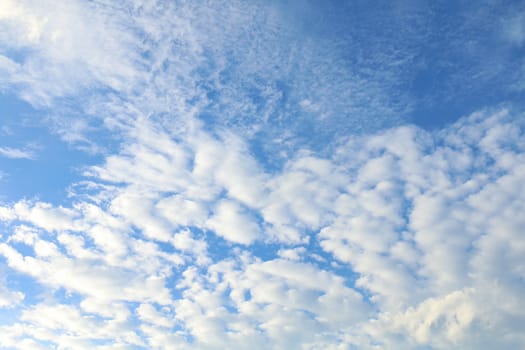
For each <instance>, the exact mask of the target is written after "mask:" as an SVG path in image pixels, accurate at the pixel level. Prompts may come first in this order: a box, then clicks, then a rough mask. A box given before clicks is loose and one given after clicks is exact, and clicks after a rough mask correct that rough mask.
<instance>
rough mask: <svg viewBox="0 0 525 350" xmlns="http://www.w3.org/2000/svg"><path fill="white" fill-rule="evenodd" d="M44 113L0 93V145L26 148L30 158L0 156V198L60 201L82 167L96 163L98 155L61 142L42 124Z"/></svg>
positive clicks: (64, 198)
mask: <svg viewBox="0 0 525 350" xmlns="http://www.w3.org/2000/svg"><path fill="white" fill-rule="evenodd" d="M46 114H47V112H45V111H40V110H36V109H34V108H33V107H31V105H29V104H28V103H26V102H24V101H22V100H20V99H18V98H17V97H16V96H13V95H9V94H2V95H0V133H1V135H0V136H1V137H0V147H10V148H16V149H22V150H30V151H32V153H33V154H34V159H10V158H7V157H1V156H0V171H2V173H3V174H4V176H3V177H2V178H1V179H0V200H1V201H3V202H14V201H17V200H19V199H22V198H39V199H41V200H44V201H48V202H52V203H63V202H64V201H65V200H66V197H67V188H68V186H69V185H71V184H72V183H74V182H76V181H79V180H81V179H82V176H81V172H82V169H83V167H85V166H87V165H88V164H96V162H97V161H100V160H101V157H100V155H93V154H89V153H87V152H85V151H82V150H79V149H77V148H75V147H74V145H71V144H68V143H66V142H64V141H62V140H61V139H60V137H59V135H57V134H56V133H53V132H52V126H51V125H49V124H46V121H45V116H46Z"/></svg>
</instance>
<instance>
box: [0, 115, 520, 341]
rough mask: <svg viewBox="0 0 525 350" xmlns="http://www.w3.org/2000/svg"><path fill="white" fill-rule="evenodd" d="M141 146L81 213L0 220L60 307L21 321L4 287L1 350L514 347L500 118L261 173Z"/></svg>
mask: <svg viewBox="0 0 525 350" xmlns="http://www.w3.org/2000/svg"><path fill="white" fill-rule="evenodd" d="M135 136H136V137H135V138H134V139H132V140H131V139H130V141H129V142H128V143H127V145H126V146H125V147H124V148H123V149H122V151H121V153H119V154H118V155H112V156H109V157H108V158H107V159H106V162H105V163H104V164H101V165H99V166H95V167H92V168H91V169H89V170H88V171H87V173H86V175H87V176H88V179H89V181H88V182H87V183H86V184H84V186H87V185H88V184H89V185H90V186H91V188H96V190H95V191H94V192H93V191H92V192H93V193H92V194H91V196H90V197H89V199H86V198H84V199H83V198H82V197H79V199H78V200H77V201H76V202H75V203H74V205H73V206H72V207H60V206H59V207H57V206H53V205H50V204H47V203H43V202H34V201H20V202H18V203H14V204H13V205H11V206H4V207H2V208H1V210H0V214H1V215H0V217H1V219H2V221H3V222H4V223H5V225H6V229H5V230H4V232H5V234H4V237H3V242H2V243H1V245H0V254H1V255H2V256H3V257H4V259H5V262H6V264H7V266H8V267H9V269H10V270H13V271H16V272H17V273H19V274H22V275H27V276H29V277H30V279H31V280H32V283H34V284H35V286H38V288H42V289H44V290H48V291H49V292H51V294H52V297H51V299H50V300H47V299H45V300H42V301H36V302H35V303H34V304H29V305H26V306H25V307H24V308H21V309H17V303H20V301H21V299H22V297H21V293H20V292H17V291H11V290H9V289H7V288H4V292H2V293H3V295H5V296H6V297H5V298H3V299H2V300H3V301H5V302H4V303H3V306H4V307H11V308H12V309H10V310H11V311H10V312H13V311H12V310H19V311H17V312H19V313H20V314H19V316H18V317H17V318H16V320H14V322H13V323H12V324H9V325H5V326H2V333H3V334H7V335H8V336H6V337H5V338H3V339H2V342H3V343H1V345H2V346H4V347H15V348H16V347H18V348H23V346H25V345H24V344H29V345H27V346H28V347H32V346H34V344H56V345H58V346H60V347H61V348H76V349H78V348H84V347H85V348H89V347H93V346H95V347H97V348H98V347H100V348H105V347H108V348H122V347H124V348H126V347H129V348H132V347H133V348H136V347H146V348H159V349H164V348H165V349H169V348H174V349H176V348H195V347H197V348H203V349H207V348H210V349H212V348H217V349H218V348H245V347H246V344H248V343H249V344H250V346H251V347H254V348H261V349H266V348H300V347H305V348H312V349H315V348H330V347H333V348H345V347H351V346H357V347H359V348H363V349H366V348H374V347H377V346H378V347H386V348H392V349H396V348H399V349H402V348H405V349H406V348H414V349H416V348H418V347H420V346H421V347H424V346H429V345H430V346H432V347H433V348H436V349H445V348H450V347H458V348H487V349H492V348H496V347H498V346H503V345H505V346H508V347H513V346H514V347H515V346H519V344H523V342H524V339H523V337H522V332H521V331H520V330H521V329H522V327H523V325H524V321H525V318H524V317H525V314H524V313H523V312H522V310H524V309H525V305H523V301H522V297H521V296H522V294H523V291H524V290H525V285H524V284H523V273H524V271H525V266H524V265H523V259H522V256H523V254H524V253H525V251H524V249H525V248H524V247H525V246H524V245H523V237H521V227H523V224H524V222H523V221H524V220H523V218H522V217H523V216H522V215H520V213H521V212H522V211H523V210H524V209H525V208H524V206H525V203H524V201H523V198H525V186H524V185H523V184H524V181H523V179H524V177H525V173H524V172H525V168H524V166H523V164H525V162H524V158H525V144H524V142H523V136H524V135H523V125H522V123H521V122H519V119H518V118H517V117H515V116H514V115H512V114H511V113H509V112H506V111H500V112H493V113H489V112H484V113H477V114H474V115H472V116H470V117H467V118H464V119H461V120H460V121H458V122H457V123H456V124H454V125H452V126H450V127H448V128H447V129H443V130H442V131H440V132H439V133H435V134H431V133H428V132H424V131H422V130H421V129H418V128H416V127H399V128H394V129H390V130H387V131H385V132H382V133H379V134H376V135H372V136H362V137H352V138H350V139H349V140H348V142H347V143H345V144H343V145H341V146H340V147H339V148H338V150H337V152H335V153H334V155H333V157H332V158H328V159H327V158H320V157H317V156H315V155H313V154H311V153H308V152H302V153H299V154H297V156H296V157H295V158H294V159H291V160H290V161H289V162H288V163H287V164H286V165H285V166H284V167H283V169H282V170H281V171H279V172H277V173H272V174H270V173H267V172H264V171H263V170H262V168H261V167H260V166H258V164H257V161H256V159H255V158H253V157H252V156H251V155H250V154H249V152H247V150H246V149H245V147H244V146H245V145H243V143H242V141H241V140H239V139H238V138H236V137H234V136H233V135H231V134H230V135H225V136H223V137H220V138H219V137H213V136H211V135H209V134H208V133H206V132H204V131H202V130H201V129H200V128H196V129H195V130H193V131H192V132H191V133H189V134H188V135H186V136H185V138H184V139H182V138H180V135H177V138H178V140H177V139H176V138H175V137H172V136H170V134H169V133H168V132H167V131H165V130H162V129H155V128H154V125H151V124H150V123H148V122H146V121H144V122H143V123H142V124H141V125H140V126H139V127H138V130H137V131H136V134H135ZM233 180H235V181H233ZM214 246H215V247H214ZM221 246H222V247H223V248H221V249H219V248H217V247H221ZM275 247H280V248H279V249H280V250H279V249H276V248H275ZM277 250H279V252H277ZM277 253H278V254H277ZM60 293H66V294H65V297H63V298H60V297H59V295H60ZM48 314H52V315H53V317H52V319H53V320H55V319H56V321H53V322H50V321H49V317H48V316H46V315H48ZM43 320H46V321H45V322H44V321H43ZM90 329H93V330H96V332H95V331H90ZM498 335H499V336H498ZM501 335H504V336H501Z"/></svg>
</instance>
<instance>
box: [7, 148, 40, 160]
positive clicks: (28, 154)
mask: <svg viewBox="0 0 525 350" xmlns="http://www.w3.org/2000/svg"><path fill="white" fill-rule="evenodd" d="M0 157H6V158H11V159H34V158H35V154H34V153H33V152H32V151H29V150H22V149H18V148H10V147H0Z"/></svg>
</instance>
